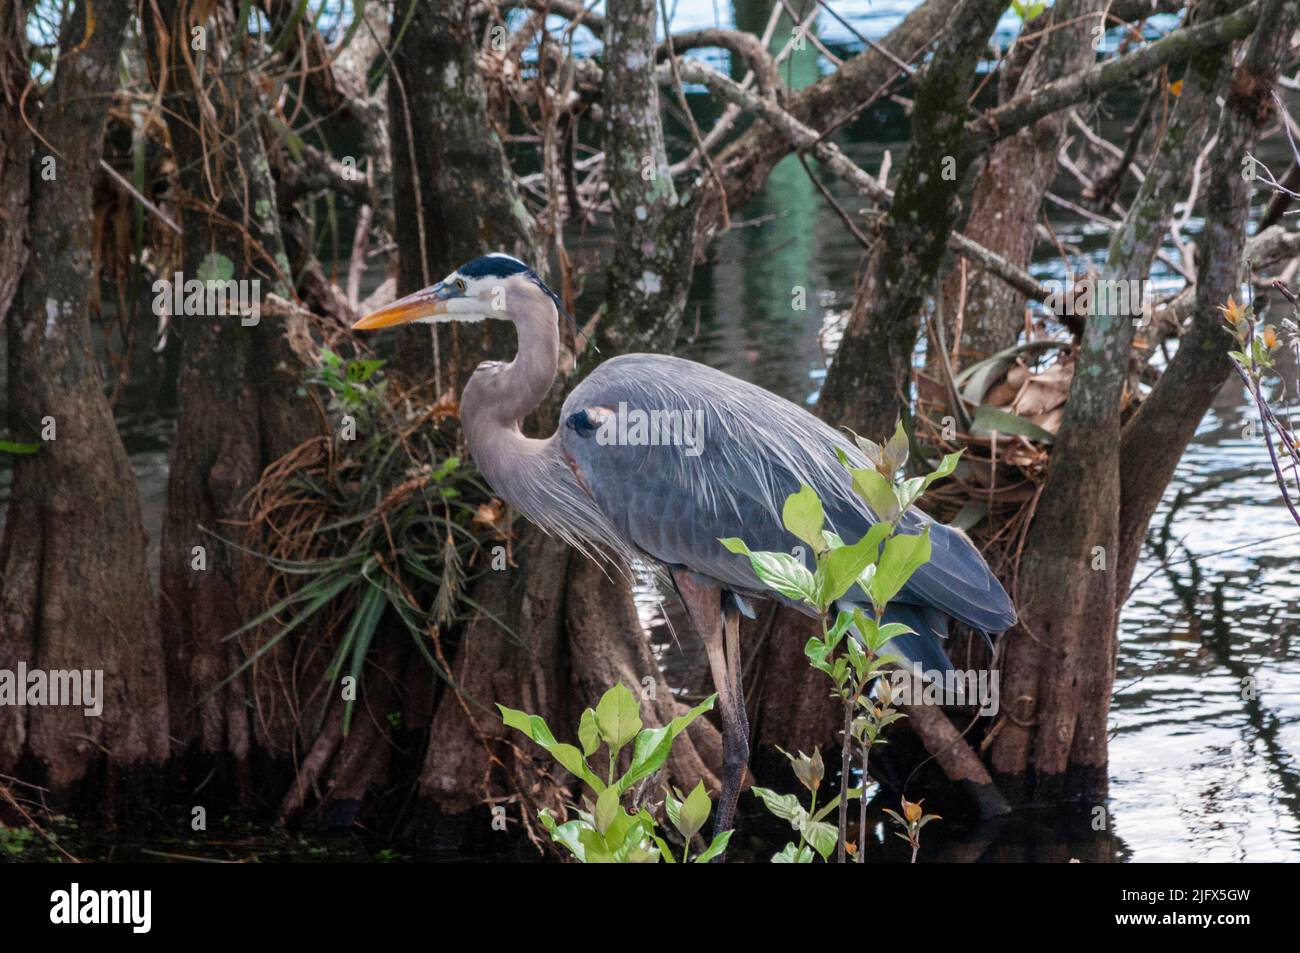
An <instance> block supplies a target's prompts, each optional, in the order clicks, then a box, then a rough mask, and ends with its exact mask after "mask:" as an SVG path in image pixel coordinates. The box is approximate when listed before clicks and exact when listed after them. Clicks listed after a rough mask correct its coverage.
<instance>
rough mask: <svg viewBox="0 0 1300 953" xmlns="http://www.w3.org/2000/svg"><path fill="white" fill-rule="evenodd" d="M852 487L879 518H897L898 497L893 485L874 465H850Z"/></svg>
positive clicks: (891, 519) (889, 520) (886, 519)
mask: <svg viewBox="0 0 1300 953" xmlns="http://www.w3.org/2000/svg"><path fill="white" fill-rule="evenodd" d="M849 473H850V474H851V475H852V476H853V489H854V490H856V491H857V493H858V496H860V497H862V498H863V499H864V500H866V501H867V505H868V506H869V507H871V511H872V512H873V513H875V514H876V516H878V517H879V518H880V519H882V520H884V521H886V522H890V523H892V522H893V521H894V520H895V519H897V518H898V514H899V512H900V511H899V508H898V498H897V497H896V496H895V495H894V485H893V484H892V483H890V482H889V480H888V479H886V478H885V477H884V476H883V475H882V474H881V473H880V471H879V470H877V469H876V468H875V467H851V468H850V469H849Z"/></svg>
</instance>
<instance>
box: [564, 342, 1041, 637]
mask: <svg viewBox="0 0 1300 953" xmlns="http://www.w3.org/2000/svg"><path fill="white" fill-rule="evenodd" d="M656 414H658V417H656V416H655V415H656ZM638 421H640V422H641V423H642V424H644V426H643V427H642V429H640V430H639V431H638ZM673 427H676V428H677V429H676V430H675V431H673ZM665 428H667V429H668V431H669V433H668V436H669V437H670V438H672V437H676V438H677V439H675V440H674V439H669V441H668V442H667V443H665V442H664V441H663V440H662V439H660V440H659V441H658V442H657V443H656V442H651V441H652V440H653V438H656V437H658V438H663V437H664V436H665V433H664V431H665ZM560 442H561V446H562V448H563V450H564V452H565V454H566V455H567V457H568V458H569V459H570V461H571V462H572V465H573V467H574V469H575V472H577V473H578V475H579V478H580V479H581V481H582V482H583V484H584V486H585V487H586V489H587V491H588V492H589V493H590V494H591V495H592V498H593V499H594V500H595V501H596V504H597V505H598V506H599V507H600V509H601V510H602V511H603V512H604V513H605V515H606V516H607V517H608V519H609V520H610V521H611V522H612V523H613V525H614V526H615V527H616V528H617V530H618V531H619V532H621V533H623V534H624V535H625V537H626V538H627V539H628V540H630V541H632V542H633V543H634V544H635V545H636V546H637V547H639V548H640V549H641V550H643V551H644V552H646V553H648V554H649V555H650V556H652V557H654V558H655V559H658V560H660V561H661V562H664V563H667V564H669V565H672V566H684V567H687V568H689V569H691V570H693V571H695V572H697V573H701V574H703V575H706V576H709V577H711V578H713V579H715V580H717V581H718V582H720V583H722V584H723V585H725V586H729V587H734V588H736V589H739V590H741V591H747V590H749V591H752V590H761V589H762V588H763V587H762V585H761V584H760V583H759V582H758V579H757V577H756V576H755V575H754V573H753V570H752V568H751V567H750V564H749V561H748V560H747V559H746V558H745V557H743V556H737V555H735V554H733V553H730V552H728V551H727V550H726V549H724V548H723V547H722V545H721V544H720V543H719V542H718V540H719V539H720V538H726V537H731V536H736V537H739V538H741V539H743V540H744V541H745V542H746V544H748V545H749V547H750V548H751V549H753V550H772V551H778V550H779V551H786V552H789V551H792V550H793V549H794V548H795V547H796V546H798V545H800V544H799V541H798V540H797V539H796V538H795V537H793V536H792V535H790V534H789V533H787V532H786V531H785V528H784V527H783V525H782V521H781V511H782V508H783V506H784V503H785V499H786V497H787V496H789V495H790V494H791V493H794V492H795V491H797V490H798V489H799V486H800V484H806V485H808V486H810V487H812V488H813V489H814V490H815V491H816V492H817V495H818V496H819V497H820V498H821V500H822V503H823V506H824V507H825V509H826V514H827V522H828V524H829V526H830V528H833V529H835V530H836V531H837V532H838V533H839V534H840V535H841V536H842V537H843V538H844V539H845V540H847V541H849V542H853V541H856V540H857V539H859V538H860V537H861V536H862V535H863V534H864V533H865V532H866V531H867V529H868V528H869V527H870V525H871V524H872V523H874V522H876V517H875V516H874V515H873V514H872V513H871V511H870V510H869V509H868V508H867V507H866V505H865V504H864V503H863V502H862V501H861V500H860V498H859V497H858V496H857V495H856V494H855V493H854V492H853V488H852V482H851V480H850V477H849V475H848V473H847V472H846V471H845V469H844V468H843V467H842V466H841V465H840V463H839V461H838V460H837V458H836V453H835V451H836V448H839V449H840V450H842V451H844V452H845V453H846V454H848V455H849V457H850V458H851V459H853V460H854V461H855V462H856V464H857V465H859V466H866V465H867V461H866V459H865V458H864V457H863V456H862V454H861V453H860V451H858V449H857V447H855V446H854V445H853V444H852V443H850V442H849V441H848V440H847V439H846V438H845V437H843V436H842V435H841V434H839V433H837V432H836V431H834V430H832V429H831V428H830V427H828V426H827V425H826V424H825V423H823V422H822V421H821V420H819V419H818V418H817V417H815V416H814V415H812V414H811V413H809V412H808V411H806V410H804V409H803V408H801V407H799V406H797V405H795V404H793V403H791V402H790V401H787V400H784V399H783V398H781V397H778V396H776V395H775V394H773V393H771V392H769V391H766V390H764V389H763V388H761V387H757V386H755V385H753V384H749V383H747V382H745V381H742V380H739V379H738V378H735V377H732V376H731V375H729V374H725V373H723V372H721V371H718V370H715V369H713V368H710V367H706V366H705V365H702V364H697V363H695V362H693V361H686V360H682V359H680V358H674V357H668V356H665V355H654V354H629V355H625V356H623V357H618V358H614V359H613V360H610V361H607V362H606V363H604V364H602V365H601V366H600V367H598V368H597V369H596V370H595V371H594V372H592V374H591V375H590V376H589V377H588V378H587V379H586V380H584V381H583V382H582V383H581V384H579V385H578V387H577V388H575V389H574V391H573V393H571V394H570V395H569V398H568V400H566V401H565V404H564V409H563V411H562V415H561V421H560ZM926 525H929V526H930V527H931V530H930V535H931V547H932V549H931V553H932V554H931V559H930V562H929V563H927V564H926V565H925V566H923V567H921V569H919V570H918V571H917V572H916V573H915V574H914V575H913V577H912V579H911V580H910V581H909V583H908V585H907V586H906V587H905V588H904V589H903V591H902V592H901V593H900V594H899V597H898V599H899V601H900V602H902V603H914V604H917V605H921V606H931V607H933V608H935V609H938V610H940V611H942V612H944V613H946V614H947V615H949V616H951V617H953V618H955V619H958V620H960V621H961V622H964V623H966V624H967V625H970V626H972V627H974V628H977V629H979V630H981V631H984V632H989V633H993V632H1001V631H1003V630H1004V629H1006V628H1008V627H1009V626H1010V625H1011V623H1012V622H1013V621H1014V620H1015V613H1014V610H1013V609H1012V607H1011V603H1010V600H1009V599H1008V598H1007V596H1006V593H1005V592H1004V591H1003V589H1002V586H1001V585H1000V584H999V583H998V581H997V579H996V578H995V577H994V576H993V574H992V573H991V572H990V571H989V569H988V567H987V565H986V564H985V562H984V560H983V558H982V557H981V556H980V554H979V552H978V551H977V550H976V549H975V547H974V546H973V545H971V543H970V541H969V540H968V539H967V538H966V537H965V535H964V534H963V533H961V532H960V531H959V530H954V529H952V528H950V527H947V526H944V525H942V524H939V523H934V522H932V521H931V520H930V519H929V517H927V516H925V515H924V514H923V513H920V512H919V511H913V512H910V513H908V514H907V516H906V517H905V518H904V521H903V524H902V529H903V531H904V532H920V531H921V530H922V528H923V527H924V526H926ZM805 558H806V559H807V562H808V564H809V565H810V566H811V564H812V555H811V553H806V554H805Z"/></svg>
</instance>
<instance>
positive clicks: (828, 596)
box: [720, 421, 961, 863]
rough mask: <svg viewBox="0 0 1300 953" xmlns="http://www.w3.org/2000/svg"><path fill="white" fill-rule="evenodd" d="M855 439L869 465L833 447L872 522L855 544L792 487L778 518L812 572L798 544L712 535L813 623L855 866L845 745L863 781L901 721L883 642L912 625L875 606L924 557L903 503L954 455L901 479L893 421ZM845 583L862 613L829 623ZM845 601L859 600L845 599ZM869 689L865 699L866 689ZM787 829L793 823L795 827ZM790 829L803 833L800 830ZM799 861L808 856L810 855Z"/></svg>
mask: <svg viewBox="0 0 1300 953" xmlns="http://www.w3.org/2000/svg"><path fill="white" fill-rule="evenodd" d="M855 440H856V442H857V445H858V448H859V449H860V450H861V451H862V452H863V454H864V455H865V456H866V457H867V460H868V461H869V462H870V464H871V465H870V466H867V467H858V466H855V465H854V463H853V461H852V460H850V459H849V458H848V456H847V454H845V453H844V452H843V451H839V459H840V463H841V464H842V465H843V466H844V467H845V469H846V470H847V471H848V473H849V475H850V477H851V478H852V482H853V489H854V491H855V492H856V493H857V494H858V495H859V496H860V497H861V498H862V500H863V501H864V502H865V503H866V504H867V506H868V507H870V509H871V511H872V512H873V513H875V515H876V517H877V519H878V522H876V523H875V524H874V525H873V526H872V527H871V529H870V530H868V531H867V533H866V535H864V536H863V537H862V538H861V539H860V540H858V541H857V542H856V543H851V544H850V543H845V542H844V540H843V539H841V538H840V536H839V535H838V534H837V533H835V532H834V531H832V530H828V529H827V528H826V525H825V524H826V513H825V508H824V506H823V505H822V501H821V500H820V499H819V498H818V496H817V494H816V493H815V492H814V491H813V490H812V488H811V487H808V486H801V487H800V488H799V490H798V492H796V493H794V494H792V495H791V496H790V497H789V498H787V500H786V501H785V506H784V508H783V511H782V521H783V522H784V524H785V528H786V529H787V530H788V531H789V532H790V533H791V534H793V535H794V536H795V537H796V538H797V539H799V540H800V541H801V542H802V543H804V544H805V545H807V546H809V547H811V549H812V552H813V555H814V557H815V568H814V569H813V570H809V569H808V568H807V566H806V565H805V564H804V560H803V559H802V558H801V556H802V547H800V548H799V549H798V550H796V553H797V554H791V553H779V552H752V551H751V550H750V549H749V547H748V546H747V545H745V543H744V542H743V541H742V540H739V539H734V538H732V539H723V540H721V541H720V542H721V543H722V545H723V546H725V547H726V548H727V549H728V550H730V551H731V552H733V553H740V554H743V555H745V556H748V557H749V560H750V564H751V565H752V566H753V568H754V572H755V573H756V574H757V576H758V578H759V579H760V580H761V581H762V582H763V583H764V584H765V585H766V586H767V587H768V588H770V589H772V590H774V591H776V592H778V593H780V594H781V595H783V596H786V597H787V598H790V599H795V600H797V601H800V602H803V603H805V604H806V605H808V606H811V607H812V608H813V609H814V610H815V611H816V613H817V616H818V618H819V619H820V620H821V628H822V635H821V637H820V638H817V637H814V638H812V639H809V640H808V644H807V645H806V646H805V647H804V654H805V655H807V657H808V661H809V664H811V665H812V666H813V667H814V668H816V669H818V670H819V671H822V672H825V673H826V675H827V676H828V677H829V678H830V679H831V682H832V684H833V689H832V694H833V695H834V697H836V698H838V699H839V700H840V703H841V705H842V707H843V710H844V727H843V729H842V736H843V738H844V744H843V746H842V747H841V764H840V793H839V796H838V797H837V798H836V802H837V804H838V807H839V829H838V848H837V851H836V857H837V860H838V861H839V862H840V863H843V862H844V861H845V855H846V852H847V851H848V850H849V847H848V802H849V799H850V798H851V797H852V796H854V795H855V794H856V796H858V797H860V798H861V802H860V803H861V806H860V809H859V817H858V819H859V832H858V846H857V850H856V854H857V857H858V860H859V862H861V861H862V859H863V857H864V852H865V846H866V843H865V842H866V799H865V798H862V794H863V790H862V789H857V790H856V791H851V790H850V783H851V780H852V776H851V771H850V759H851V758H852V754H853V750H854V748H855V747H856V749H857V750H858V752H859V754H860V758H861V767H862V783H863V785H864V787H865V784H866V779H867V767H868V758H869V755H870V751H871V748H872V746H873V745H876V744H883V743H884V739H883V738H882V737H881V733H882V732H883V731H884V729H885V728H887V727H888V726H889V725H890V724H892V723H893V722H895V721H897V720H898V719H899V718H902V717H903V715H902V714H901V713H899V712H897V711H895V710H894V709H893V708H892V707H891V705H890V697H889V690H888V687H887V683H886V681H885V679H883V678H881V677H880V676H881V675H882V674H883V671H884V670H885V669H886V668H888V667H889V666H891V665H895V664H897V663H898V662H899V661H900V659H899V658H898V656H895V655H890V654H884V651H883V650H884V649H885V647H886V646H887V645H888V644H889V642H890V640H891V639H894V638H897V637H899V636H902V635H906V634H908V633H910V632H912V629H911V628H909V627H908V626H906V625H903V624H901V623H898V622H885V621H884V617H885V610H886V608H887V607H888V605H889V602H890V600H892V599H893V598H894V597H895V596H897V595H898V593H899V591H900V590H901V589H902V588H903V586H905V585H906V584H907V581H908V580H909V579H910V578H911V576H912V574H913V573H914V572H916V570H917V569H919V568H920V567H921V566H923V565H925V563H926V562H927V561H929V559H930V532H929V528H928V527H927V528H924V529H922V531H921V532H920V533H914V534H913V533H900V532H898V529H899V526H900V524H901V522H902V520H903V517H904V515H905V514H906V513H907V511H908V509H909V508H910V507H911V506H912V505H913V504H914V503H916V502H917V500H919V499H920V498H921V495H922V494H923V493H924V492H925V491H926V489H927V488H928V487H929V486H930V484H932V483H933V482H934V481H935V480H938V479H940V478H942V477H946V476H948V475H949V474H951V473H952V472H953V470H954V469H956V466H957V462H958V460H959V459H960V457H961V453H960V452H957V453H950V454H948V455H947V456H945V457H944V458H943V460H942V461H941V462H940V464H939V466H938V467H937V468H936V469H935V470H934V471H933V472H931V473H929V474H927V475H925V476H918V477H910V478H905V477H902V476H900V471H901V470H902V469H903V467H904V466H905V465H906V464H907V458H908V440H907V434H906V432H905V431H904V429H903V425H902V422H901V421H900V422H899V423H898V425H897V426H896V427H895V429H894V434H893V436H892V437H890V438H889V440H888V441H887V442H886V443H885V444H884V445H881V444H877V443H875V442H873V441H871V440H867V439H866V438H863V437H856V436H855ZM854 587H856V588H857V589H859V590H860V591H861V593H862V594H863V595H865V597H866V600H865V601H866V602H867V604H869V605H870V607H871V612H870V614H868V613H867V612H864V611H863V610H862V609H861V608H859V607H858V606H856V605H853V606H850V607H848V608H843V609H839V610H838V612H837V614H836V616H835V619H834V621H833V622H832V621H831V617H830V613H831V610H832V609H833V608H836V607H837V603H838V602H839V601H840V600H841V599H844V598H845V597H846V596H847V595H848V594H849V592H850V590H852V589H854ZM846 601H847V600H846ZM854 601H862V600H861V597H855V600H854ZM846 636H849V637H848V638H846ZM873 686H875V693H876V698H875V699H874V700H873V699H872V697H871V694H870V690H871V689H872V687H873ZM819 783H820V782H819ZM805 786H806V785H805ZM755 793H758V790H757V789H756V791H755ZM759 797H762V798H763V800H764V803H765V804H766V805H767V807H768V809H769V810H773V802H772V801H770V800H769V799H768V798H767V797H765V796H764V795H763V794H759ZM773 813H776V814H777V815H778V816H781V817H783V818H784V819H786V820H791V821H792V823H794V820H796V819H797V820H799V821H800V822H804V821H805V819H804V818H803V817H798V818H791V817H785V814H784V813H782V811H777V810H773ZM785 813H788V812H785ZM806 816H807V817H809V818H810V817H812V816H813V811H812V810H810V811H808V812H806ZM796 829H799V828H798V826H797V825H796ZM800 834H801V837H803V836H804V835H805V832H804V831H801V832H800ZM802 845H803V842H802V840H801V843H800V846H799V847H798V848H795V853H794V857H795V859H799V858H800V857H802V856H803V855H802V854H801V850H802ZM814 846H815V845H814ZM808 859H809V860H811V855H809V857H808Z"/></svg>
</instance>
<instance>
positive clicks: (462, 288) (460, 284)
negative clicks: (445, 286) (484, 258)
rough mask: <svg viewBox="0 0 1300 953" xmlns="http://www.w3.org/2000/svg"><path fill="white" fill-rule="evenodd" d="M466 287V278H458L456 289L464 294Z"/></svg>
mask: <svg viewBox="0 0 1300 953" xmlns="http://www.w3.org/2000/svg"><path fill="white" fill-rule="evenodd" d="M466 287H467V286H466V284H465V279H464V278H457V279H456V290H457V291H459V292H460V293H461V294H464V293H465V289H466Z"/></svg>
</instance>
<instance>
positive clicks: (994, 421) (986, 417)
mask: <svg viewBox="0 0 1300 953" xmlns="http://www.w3.org/2000/svg"><path fill="white" fill-rule="evenodd" d="M970 432H971V435H972V436H982V435H984V434H992V433H1005V434H1011V435H1013V436H1017V437H1028V438H1029V439H1030V440H1036V441H1038V442H1039V443H1046V444H1050V443H1054V442H1055V441H1056V437H1055V436H1054V435H1053V434H1052V433H1051V431H1048V430H1044V429H1043V428H1042V427H1040V426H1038V424H1036V423H1034V422H1033V421H1032V420H1026V419H1025V418H1024V417H1019V416H1017V415H1016V414H1011V413H1007V411H1005V410H998V409H997V408H996V407H990V406H989V405H988V404H980V405H979V406H978V407H976V408H975V419H974V420H972V421H971V425H970Z"/></svg>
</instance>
